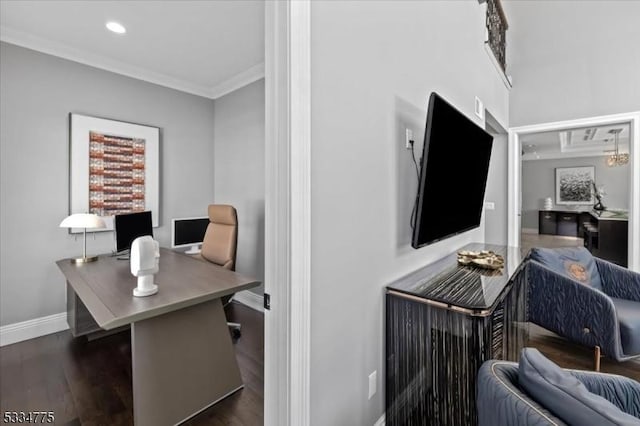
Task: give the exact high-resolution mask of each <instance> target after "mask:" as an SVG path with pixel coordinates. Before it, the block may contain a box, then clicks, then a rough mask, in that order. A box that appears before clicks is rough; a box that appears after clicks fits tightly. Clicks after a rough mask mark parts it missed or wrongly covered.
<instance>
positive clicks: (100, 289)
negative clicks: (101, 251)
mask: <svg viewBox="0 0 640 426" xmlns="http://www.w3.org/2000/svg"><path fill="white" fill-rule="evenodd" d="M56 264H57V265H58V267H59V268H60V270H61V271H62V273H63V274H64V276H65V277H66V279H67V281H68V282H69V285H71V287H72V288H73V290H74V291H75V292H76V293H77V294H78V296H79V297H80V299H81V300H82V302H83V303H84V304H85V305H86V307H87V309H89V312H91V315H92V316H93V318H94V319H95V321H96V322H97V323H98V325H99V326H100V327H102V328H103V329H105V330H110V329H112V328H116V327H120V326H122V325H126V324H130V323H132V322H136V321H140V320H144V319H147V318H151V317H154V316H158V315H162V314H164V313H167V312H171V311H175V310H178V309H182V308H185V307H187V306H192V305H196V304H198V303H202V302H206V301H208V300H212V299H217V298H220V297H223V296H226V295H229V294H232V293H236V292H238V291H242V290H247V289H249V288H252V287H257V286H258V285H259V284H260V282H259V281H257V280H255V279H253V278H248V277H245V276H242V275H240V274H238V273H237V272H233V271H229V270H226V269H223V268H222V267H220V266H217V265H214V264H213V263H209V262H204V261H200V260H197V259H193V258H191V257H189V256H188V255H185V254H182V253H178V252H175V251H172V250H169V249H165V248H161V249H160V270H159V271H158V273H157V274H155V277H154V283H155V284H157V285H158V293H156V294H155V295H152V296H147V297H134V296H133V293H132V292H133V289H134V288H135V287H136V285H137V278H136V277H134V276H133V275H131V271H130V266H129V265H130V264H129V261H128V260H118V259H117V258H116V257H113V256H111V255H110V254H107V255H101V256H100V259H99V260H98V261H97V262H92V263H86V264H79V265H76V264H73V263H71V262H70V261H69V259H62V260H59V261H57V262H56Z"/></svg>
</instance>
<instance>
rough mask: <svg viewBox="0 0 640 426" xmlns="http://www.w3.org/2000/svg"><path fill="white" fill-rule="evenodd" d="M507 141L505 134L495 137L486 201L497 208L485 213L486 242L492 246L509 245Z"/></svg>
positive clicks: (495, 135)
mask: <svg viewBox="0 0 640 426" xmlns="http://www.w3.org/2000/svg"><path fill="white" fill-rule="evenodd" d="M507 141H508V138H507V135H506V134H504V133H502V134H494V135H493V148H492V149H491V162H490V163H489V174H488V176H487V189H486V193H485V199H486V200H487V201H488V202H489V201H490V202H493V203H494V205H495V208H494V210H485V212H484V213H485V223H484V226H485V228H484V229H485V241H486V242H487V243H491V244H503V245H506V244H507V207H508V206H507V182H508V178H507Z"/></svg>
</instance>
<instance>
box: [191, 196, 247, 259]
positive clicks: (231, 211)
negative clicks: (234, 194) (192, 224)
mask: <svg viewBox="0 0 640 426" xmlns="http://www.w3.org/2000/svg"><path fill="white" fill-rule="evenodd" d="M208 210H209V225H208V226H207V231H206V232H205V234H204V240H203V241H202V250H201V252H200V254H201V255H202V257H203V258H204V259H206V260H208V261H209V262H212V263H215V264H216V265H220V266H222V267H223V268H225V269H230V270H232V271H235V269H236V249H237V245H238V215H237V213H236V209H235V208H234V207H233V206H229V205H225V204H210V205H209V209H208Z"/></svg>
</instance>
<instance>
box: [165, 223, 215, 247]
mask: <svg viewBox="0 0 640 426" xmlns="http://www.w3.org/2000/svg"><path fill="white" fill-rule="evenodd" d="M209 223H210V221H209V217H208V216H207V217H192V218H184V219H173V227H172V228H171V236H172V240H171V241H172V243H171V247H173V248H178V247H184V246H187V245H193V244H198V243H201V242H202V240H203V239H204V234H205V233H206V232H207V227H208V226H209Z"/></svg>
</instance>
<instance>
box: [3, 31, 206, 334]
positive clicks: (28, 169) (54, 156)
mask: <svg viewBox="0 0 640 426" xmlns="http://www.w3.org/2000/svg"><path fill="white" fill-rule="evenodd" d="M0 91H1V93H2V96H1V97H0V122H1V125H0V141H1V143H0V165H1V182H0V194H1V202H0V217H1V218H0V225H1V232H0V233H1V235H2V239H1V254H0V260H1V266H0V277H1V280H0V294H1V297H0V325H7V324H12V323H16V322H20V321H25V320H29V319H34V318H39V317H43V316H46V315H51V314H56V313H59V312H63V311H64V310H65V309H66V308H65V283H64V277H63V275H62V274H61V273H60V272H59V271H58V269H57V267H56V265H55V263H54V262H55V261H56V260H58V259H61V258H64V257H71V256H75V255H78V254H80V253H82V242H81V239H80V238H78V239H77V240H76V238H75V237H74V236H72V235H69V234H68V233H67V231H66V230H65V229H61V228H59V227H58V225H59V224H60V221H61V220H62V219H63V218H64V217H65V216H67V214H68V213H69V189H68V188H69V178H68V174H69V132H68V120H69V117H68V116H69V113H71V112H75V113H82V114H87V115H95V116H99V117H104V118H113V119H117V120H123V121H130V122H134V123H141V124H148V125H153V126H157V127H160V128H161V141H160V163H161V164H160V188H161V189H160V216H161V217H160V224H161V226H160V227H159V228H156V229H154V234H155V237H156V238H157V239H158V240H159V241H160V243H161V245H163V246H167V247H168V246H169V245H170V244H171V241H170V224H171V218H172V217H185V216H193V215H195V214H197V213H198V212H201V211H202V206H203V205H206V204H207V203H208V202H209V200H211V199H212V198H213V189H214V186H213V161H212V158H213V143H212V142H213V134H214V132H213V115H214V106H213V101H212V100H210V99H205V98H201V97H198V96H193V95H188V94H185V93H182V92H178V91H175V90H172V89H167V88H163V87H160V86H156V85H154V84H150V83H145V82H142V81H139V80H135V79H132V78H128V77H124V76H121V75H117V74H113V73H110V72H106V71H102V70H98V69H95V68H91V67H88V66H85V65H80V64H78V63H75V62H71V61H67V60H64V59H59V58H55V57H52V56H49V55H45V54H41V53H37V52H34V51H32V50H28V49H24V48H21V47H17V46H14V45H10V44H6V43H2V44H0ZM87 245H88V251H89V253H105V252H109V251H110V250H111V249H112V248H113V237H112V234H111V233H102V234H99V235H97V236H96V239H95V241H94V239H93V237H89V238H88V241H87Z"/></svg>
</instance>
